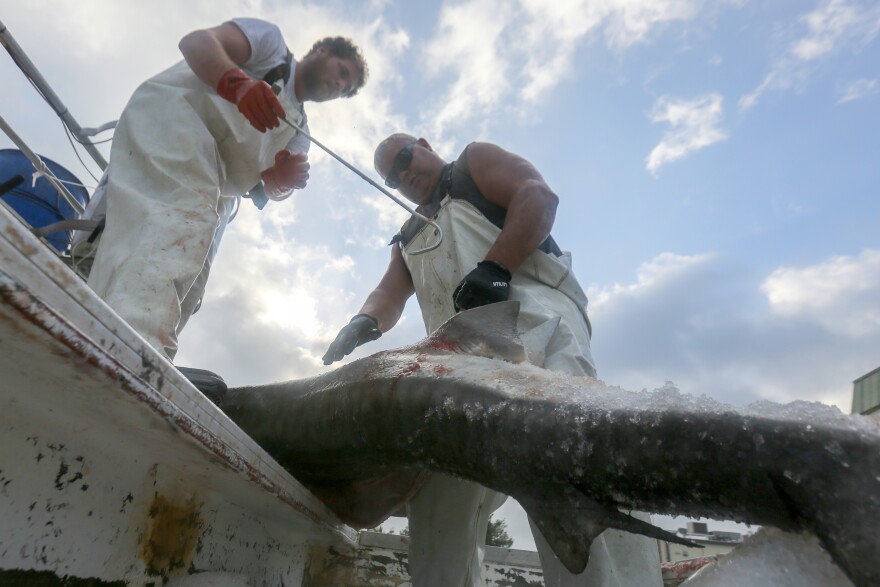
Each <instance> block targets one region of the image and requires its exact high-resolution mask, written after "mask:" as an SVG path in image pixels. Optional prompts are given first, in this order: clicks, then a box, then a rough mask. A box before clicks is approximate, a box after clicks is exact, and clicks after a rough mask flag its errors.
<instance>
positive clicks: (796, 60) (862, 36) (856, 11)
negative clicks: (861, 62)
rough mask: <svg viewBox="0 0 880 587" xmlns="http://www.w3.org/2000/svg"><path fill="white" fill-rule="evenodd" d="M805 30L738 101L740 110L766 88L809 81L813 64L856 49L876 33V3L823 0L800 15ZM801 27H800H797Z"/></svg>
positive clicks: (879, 11) (879, 14)
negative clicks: (760, 80)
mask: <svg viewBox="0 0 880 587" xmlns="http://www.w3.org/2000/svg"><path fill="white" fill-rule="evenodd" d="M800 22H801V23H802V24H803V25H806V29H807V30H806V32H805V33H803V34H802V35H801V36H800V37H799V38H796V39H794V40H793V41H792V42H791V43H790V44H789V45H788V48H787V49H786V50H785V52H784V53H783V54H782V55H780V56H779V57H777V58H776V60H775V64H774V65H773V67H772V69H771V71H770V72H769V73H768V74H767V75H766V76H765V78H764V80H763V81H762V82H761V83H760V84H759V85H758V87H756V88H755V89H754V90H752V91H751V92H749V93H748V94H746V95H744V96H743V97H742V98H740V100H739V108H740V110H741V111H747V110H749V109H750V108H753V107H754V106H755V104H757V103H758V99H759V98H760V97H761V96H762V95H763V94H765V93H766V92H768V91H783V90H788V89H790V88H792V87H797V86H801V85H803V84H805V83H807V81H808V80H809V78H810V76H811V75H812V70H813V69H814V68H815V66H816V64H817V63H819V62H822V61H824V60H827V59H828V58H829V57H830V56H831V55H834V54H837V53H839V52H841V51H842V50H843V49H845V48H851V49H852V50H853V51H854V52H859V51H860V50H861V49H862V48H863V47H864V46H865V45H867V44H868V43H870V42H871V41H873V40H874V38H875V37H876V36H877V35H878V34H880V5H878V4H876V3H873V2H864V3H859V2H857V1H851V0H826V1H825V2H824V4H823V5H822V6H820V7H819V8H817V9H816V10H813V11H812V12H809V13H807V14H805V15H804V16H802V17H801V18H800ZM801 30H802V28H801Z"/></svg>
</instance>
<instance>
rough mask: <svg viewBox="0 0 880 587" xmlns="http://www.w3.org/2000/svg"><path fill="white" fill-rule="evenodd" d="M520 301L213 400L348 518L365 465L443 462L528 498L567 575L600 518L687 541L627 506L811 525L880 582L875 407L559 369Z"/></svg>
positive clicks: (845, 564)
mask: <svg viewBox="0 0 880 587" xmlns="http://www.w3.org/2000/svg"><path fill="white" fill-rule="evenodd" d="M518 311H519V305H518V303H517V302H503V303H498V304H492V305H490V306H484V307H482V308H476V309H473V310H469V311H467V312H462V313H460V314H458V315H457V316H455V317H453V318H452V319H450V321H448V322H447V323H446V324H444V325H443V326H441V327H440V328H439V329H438V330H437V331H436V332H435V333H434V334H433V335H432V336H430V337H428V338H426V339H424V340H423V341H421V342H419V343H418V344H415V345H412V346H408V347H403V348H400V349H395V350H389V351H384V352H379V353H376V354H374V355H372V356H370V357H367V358H364V359H360V360H357V361H354V362H352V363H349V364H347V365H345V366H342V367H340V368H338V369H336V370H334V371H331V372H328V373H326V374H322V375H320V376H317V377H312V378H308V379H303V380H295V381H289V382H284V383H277V384H271V385H264V386H259V387H243V388H233V389H230V390H229V392H228V393H227V395H226V397H225V398H224V399H223V401H222V403H221V405H220V407H221V408H222V409H223V410H224V412H226V413H227V415H228V416H229V417H230V418H231V419H232V420H233V421H234V422H236V423H237V424H238V425H239V426H240V427H241V428H242V429H243V430H244V431H245V432H247V433H248V434H249V435H251V437H252V438H253V439H254V440H255V441H256V442H257V443H259V444H260V445H261V446H262V447H263V448H264V449H265V450H266V451H267V452H268V453H269V454H270V455H272V456H273V457H274V458H275V459H276V460H277V461H278V462H279V463H280V464H281V465H282V466H283V467H285V468H286V469H287V470H289V471H290V472H291V473H292V474H293V475H294V476H296V477H297V478H298V479H299V480H300V481H302V482H304V483H305V484H306V485H307V486H309V487H310V488H312V490H313V491H315V493H316V495H318V496H319V497H322V499H323V498H326V501H327V503H328V505H329V506H330V507H331V509H334V511H336V512H337V513H338V514H340V516H341V517H342V518H343V519H344V520H345V519H354V518H356V516H351V515H350V514H351V512H350V511H348V510H350V509H351V508H356V507H357V503H358V502H361V503H363V502H367V501H369V499H360V500H359V499H358V498H357V497H356V495H357V494H358V488H359V487H362V486H368V487H372V488H373V489H374V490H375V489H376V488H377V487H381V483H379V484H376V483H372V482H371V480H376V479H382V478H383V477H384V478H386V479H392V480H394V479H396V480H397V481H398V482H397V487H395V489H396V493H395V495H396V496H398V497H400V496H406V495H409V494H410V493H411V492H412V491H413V490H414V489H412V486H411V485H407V481H408V480H415V479H417V478H418V477H419V474H420V472H422V471H424V470H430V471H440V472H444V473H447V474H451V475H455V476H458V477H461V478H464V479H469V480H472V481H475V482H477V483H480V484H482V485H484V486H486V487H489V488H491V489H494V490H496V491H500V492H502V493H505V494H507V495H510V496H512V497H513V498H515V499H516V500H517V501H519V503H520V504H521V505H522V506H523V508H524V509H525V510H526V512H528V514H529V515H530V516H531V517H532V519H533V520H534V521H535V523H536V524H537V525H538V527H539V528H540V530H541V532H542V534H543V535H544V537H545V538H546V539H547V541H548V542H549V543H550V545H551V546H552V547H553V549H554V551H555V552H556V554H557V556H559V558H560V560H561V561H562V562H563V564H565V565H566V567H567V568H568V569H569V570H570V571H571V572H574V573H579V572H581V571H582V570H583V569H584V568H585V566H586V564H587V560H588V555H589V548H590V544H591V543H592V540H593V539H594V538H595V537H596V536H597V535H598V534H600V533H601V532H602V531H603V530H605V529H606V528H617V529H621V530H626V531H629V532H635V533H639V534H644V535H646V536H650V537H656V538H661V539H664V540H671V541H676V542H682V540H681V538H680V537H677V536H675V535H673V534H670V533H667V532H665V531H663V530H660V529H659V528H656V527H654V526H652V525H650V524H647V523H645V522H642V521H639V520H636V519H634V518H632V517H630V516H627V515H626V514H624V513H622V511H621V510H627V509H629V510H641V511H648V512H654V513H661V514H670V515H687V516H692V517H709V518H714V519H725V520H736V521H740V522H744V523H749V524H759V525H764V526H772V527H776V528H779V529H781V530H784V531H787V532H808V533H810V534H812V535H814V536H816V537H817V538H818V540H819V542H820V543H821V544H822V546H823V547H824V548H825V549H826V550H827V551H828V553H829V554H830V555H831V557H832V558H833V560H834V561H835V563H836V564H837V565H838V566H839V567H840V568H841V569H842V570H843V571H844V572H845V573H846V574H847V576H848V577H849V578H850V579H851V580H852V581H853V583H854V584H855V585H857V586H868V585H880V530H878V528H877V523H878V520H880V428H878V426H877V425H876V423H874V422H873V421H871V420H869V419H868V418H864V417H861V416H845V415H843V414H841V413H840V412H839V411H837V410H836V408H830V407H827V406H822V405H820V404H809V403H805V402H795V403H794V404H788V405H785V406H783V405H779V404H773V403H770V402H762V403H760V404H756V405H754V406H750V407H747V408H734V407H731V406H727V405H723V404H720V403H717V402H715V401H714V400H711V399H708V398H706V397H705V396H703V397H700V398H695V397H692V396H688V395H683V394H680V393H678V392H677V390H674V389H661V390H657V391H655V392H651V393H649V392H645V391H643V392H639V393H636V392H629V391H625V390H622V389H620V388H616V387H609V386H607V385H605V384H604V383H602V382H601V381H599V380H596V379H592V378H590V377H578V376H571V375H566V374H560V373H554V372H551V371H548V370H546V369H542V368H539V367H536V366H534V365H532V364H530V363H529V362H528V358H529V357H528V356H527V353H526V350H525V348H524V347H523V345H522V344H521V342H520V339H519V338H518V335H517V333H516V329H515V324H516V317H517V314H518ZM539 328H540V327H539ZM401 480H402V481H401ZM392 485H393V483H392ZM407 487H409V488H410V489H411V490H409V491H408V489H407ZM416 489H417V487H416ZM373 495H374V496H376V495H378V494H377V493H374V494H373ZM379 501H381V499H380V500H379ZM392 501H393V500H391V501H389V502H388V503H387V504H384V505H385V506H387V507H388V508H391V509H392V510H393V508H394V507H397V506H399V502H395V504H393V505H392ZM377 503H378V502H377ZM382 507H383V506H382V505H377V506H376V508H375V509H376V511H374V512H372V513H373V514H376V513H377V512H378V511H379V510H381V509H382ZM390 513H391V511H386V512H384V515H385V516H387V515H389V514H390ZM684 542H686V541H684Z"/></svg>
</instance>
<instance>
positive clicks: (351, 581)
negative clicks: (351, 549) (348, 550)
mask: <svg viewBox="0 0 880 587" xmlns="http://www.w3.org/2000/svg"><path fill="white" fill-rule="evenodd" d="M358 584H359V583H358V569H357V564H356V560H355V558H354V556H352V555H346V554H342V553H340V552H337V551H336V550H335V549H334V548H332V547H331V548H326V547H321V546H313V547H311V548H310V549H309V560H308V563H307V564H306V571H305V574H304V576H303V587H343V586H352V587H354V586H356V585H358Z"/></svg>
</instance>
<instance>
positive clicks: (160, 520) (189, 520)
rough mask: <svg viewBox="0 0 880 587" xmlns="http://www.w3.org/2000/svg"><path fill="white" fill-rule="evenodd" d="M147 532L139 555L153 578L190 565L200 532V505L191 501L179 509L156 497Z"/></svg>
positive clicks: (164, 575) (187, 501)
mask: <svg viewBox="0 0 880 587" xmlns="http://www.w3.org/2000/svg"><path fill="white" fill-rule="evenodd" d="M149 517H150V523H149V525H148V526H149V529H148V530H147V533H146V535H145V536H144V539H143V540H142V547H141V551H140V553H139V555H140V557H141V559H142V560H143V561H144V564H146V567H147V571H148V572H149V573H150V574H152V575H160V576H162V577H168V576H169V575H170V574H174V572H175V571H179V570H180V569H186V568H187V567H189V566H190V565H191V564H192V559H193V555H194V553H195V551H196V544H197V543H198V539H199V534H200V531H201V525H202V517H201V515H200V513H199V504H198V503H197V502H196V499H195V498H190V499H188V500H186V502H185V503H184V504H182V505H176V504H173V503H171V502H170V501H169V500H168V499H166V498H165V497H164V496H161V495H157V496H156V497H155V498H154V499H153V501H152V503H151V504H150V510H149Z"/></svg>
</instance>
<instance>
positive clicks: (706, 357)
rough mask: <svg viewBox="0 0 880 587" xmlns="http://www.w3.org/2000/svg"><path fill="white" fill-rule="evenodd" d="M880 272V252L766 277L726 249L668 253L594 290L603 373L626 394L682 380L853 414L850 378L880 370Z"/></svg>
mask: <svg viewBox="0 0 880 587" xmlns="http://www.w3.org/2000/svg"><path fill="white" fill-rule="evenodd" d="M878 275H880V251H876V250H867V251H865V252H863V253H862V254H861V255H860V256H859V257H858V258H855V259H853V258H847V257H841V258H833V259H828V260H826V261H825V262H823V263H819V264H817V265H815V266H813V267H807V268H803V269H792V268H780V269H778V270H777V271H774V272H771V274H770V275H768V276H760V275H754V274H752V273H751V272H749V271H748V270H746V269H745V268H744V267H742V266H738V265H735V264H733V263H732V262H731V261H730V260H728V259H726V258H724V257H721V256H718V255H710V254H702V255H677V254H672V253H664V254H662V255H658V256H657V257H655V258H654V259H651V260H650V261H648V262H646V263H644V264H643V265H642V266H641V267H640V268H639V270H638V271H637V274H636V278H635V280H634V281H633V282H632V283H626V284H614V285H610V286H600V287H597V286H594V287H591V288H590V289H589V291H588V294H589V297H590V315H591V318H592V322H593V340H592V348H593V355H594V357H595V358H596V360H597V364H598V369H599V376H600V377H601V378H602V379H603V380H605V381H606V382H608V383H609V384H614V385H620V386H621V387H623V388H625V389H642V388H647V389H654V388H656V387H660V386H662V385H663V383H664V382H665V381H673V382H674V383H675V384H676V385H677V386H678V387H679V388H680V389H681V390H682V391H683V392H685V393H690V394H694V395H700V394H706V395H708V396H711V397H713V398H715V399H717V400H719V401H722V402H726V403H730V404H734V405H743V404H746V403H750V402H753V401H756V400H758V399H768V400H772V401H777V402H788V401H794V400H807V401H821V402H823V403H827V404H834V405H837V406H838V407H839V408H840V409H841V410H842V411H844V412H847V411H849V408H850V404H851V398H852V380H853V379H855V378H856V377H858V376H859V375H861V374H863V373H866V372H868V371H870V370H871V369H873V368H875V367H877V366H878V364H877V363H878V357H877V353H876V349H877V348H880V277H878ZM771 296H772V298H771ZM768 299H772V300H773V301H772V302H771V303H770V304H769V305H768V303H767V301H768ZM646 324H650V325H651V326H650V328H646V327H645V325H646Z"/></svg>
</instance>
